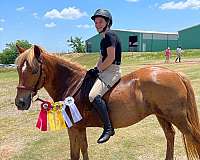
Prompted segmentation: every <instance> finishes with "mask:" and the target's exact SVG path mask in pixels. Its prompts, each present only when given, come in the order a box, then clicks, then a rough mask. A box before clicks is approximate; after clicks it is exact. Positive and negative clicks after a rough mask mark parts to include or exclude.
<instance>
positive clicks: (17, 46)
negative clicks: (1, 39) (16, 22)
mask: <svg viewBox="0 0 200 160" xmlns="http://www.w3.org/2000/svg"><path fill="white" fill-rule="evenodd" d="M16 48H17V51H18V52H19V54H21V53H23V52H24V51H25V50H26V49H25V48H22V47H20V46H19V45H17V44H16Z"/></svg>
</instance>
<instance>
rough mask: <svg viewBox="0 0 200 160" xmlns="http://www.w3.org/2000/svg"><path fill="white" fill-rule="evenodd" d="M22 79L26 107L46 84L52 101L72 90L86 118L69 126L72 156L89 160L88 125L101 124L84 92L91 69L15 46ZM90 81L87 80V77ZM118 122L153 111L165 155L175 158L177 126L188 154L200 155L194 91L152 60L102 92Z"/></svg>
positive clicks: (19, 100) (21, 104)
mask: <svg viewBox="0 0 200 160" xmlns="http://www.w3.org/2000/svg"><path fill="white" fill-rule="evenodd" d="M17 48H18V51H19V53H20V54H19V56H18V58H17V59H16V65H17V71H18V75H19V84H18V86H17V95H16V98H15V104H16V106H17V108H18V110H28V109H29V107H30V105H31V100H32V98H33V97H34V96H35V95H36V94H37V91H38V90H39V89H41V88H42V87H44V88H45V90H46V91H47V92H48V94H49V95H50V97H51V98H52V99H53V100H54V101H60V100H63V99H64V98H65V97H66V96H70V95H71V96H73V97H74V99H75V103H76V104H77V107H78V109H79V111H80V113H81V115H82V117H83V119H82V120H81V121H80V122H78V123H76V124H74V125H73V127H71V128H68V135H69V140H70V157H71V160H78V159H80V152H81V153H82V157H83V160H88V159H89V156H88V143H87V137H86V128H87V127H102V123H101V121H100V118H99V115H98V114H97V112H96V111H95V110H94V109H93V108H92V107H91V104H90V103H89V100H88V98H86V97H85V96H83V95H82V93H84V88H87V87H82V85H83V83H84V82H83V81H86V82H88V83H89V82H90V81H88V80H85V79H84V77H86V75H87V74H86V73H87V70H86V69H85V68H84V67H82V66H81V65H80V64H78V63H74V62H71V61H69V60H64V59H62V58H60V57H58V56H55V55H53V54H49V53H48V52H47V51H45V50H44V49H43V48H42V47H40V46H37V45H33V46H32V47H31V48H29V49H24V48H21V47H19V46H17ZM86 85H87V83H86ZM103 98H104V100H105V101H106V103H107V105H108V110H109V115H110V118H111V122H112V124H113V127H114V128H122V127H127V126H130V125H133V124H135V123H137V122H139V121H141V120H142V119H144V118H145V117H147V116H149V115H152V114H153V115H155V116H156V118H157V120H158V122H159V124H160V126H161V127H162V129H163V131H164V134H165V138H166V141H167V148H166V156H165V158H166V160H173V158H174V137H175V130H174V128H173V126H172V124H173V125H174V126H176V127H177V128H178V130H179V131H180V132H181V133H182V135H183V136H182V137H183V142H184V147H185V149H186V154H187V158H188V159H189V160H192V159H200V125H199V118H198V111H197V105H196V101H195V95H194V91H193V88H192V86H191V83H190V81H189V79H187V78H186V76H185V75H182V74H180V73H178V72H175V71H173V70H170V69H167V68H164V67H156V66H148V67H144V68H140V69H137V70H135V71H133V72H131V73H129V74H127V75H124V76H123V77H121V79H120V81H119V82H118V83H117V84H116V85H115V86H114V87H113V88H112V89H110V91H108V92H107V93H106V94H105V95H104V97H103Z"/></svg>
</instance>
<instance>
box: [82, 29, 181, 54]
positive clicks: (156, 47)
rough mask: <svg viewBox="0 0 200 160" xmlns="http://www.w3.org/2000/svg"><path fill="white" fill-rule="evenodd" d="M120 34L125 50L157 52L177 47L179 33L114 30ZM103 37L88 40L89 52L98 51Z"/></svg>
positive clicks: (97, 36) (87, 47) (96, 36)
mask: <svg viewBox="0 0 200 160" xmlns="http://www.w3.org/2000/svg"><path fill="white" fill-rule="evenodd" d="M113 31H114V32H116V34H117V35H118V36H119V38H120V40H121V43H122V51H123V52H130V51H134V52H155V51H163V50H165V49H166V48H167V47H170V48H171V49H176V48H177V46H178V33H176V32H175V33H174V32H173V33H172V32H154V31H139V30H113ZM100 40H101V37H100V35H99V34H97V35H95V36H93V37H91V38H89V39H87V40H86V51H87V52H89V53H90V52H98V51H99V43H100Z"/></svg>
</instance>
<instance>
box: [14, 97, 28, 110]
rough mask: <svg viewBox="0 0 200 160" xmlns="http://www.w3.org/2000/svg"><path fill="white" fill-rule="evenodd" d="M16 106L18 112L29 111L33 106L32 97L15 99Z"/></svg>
mask: <svg viewBox="0 0 200 160" xmlns="http://www.w3.org/2000/svg"><path fill="white" fill-rule="evenodd" d="M15 105H16V106H17V109H18V110H28V109H29V107H30V105H31V96H28V97H23V98H15Z"/></svg>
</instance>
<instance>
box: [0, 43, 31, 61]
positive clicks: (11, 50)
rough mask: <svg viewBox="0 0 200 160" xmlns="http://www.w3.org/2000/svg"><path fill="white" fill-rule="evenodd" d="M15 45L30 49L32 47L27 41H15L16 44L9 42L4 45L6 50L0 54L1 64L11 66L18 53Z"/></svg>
mask: <svg viewBox="0 0 200 160" xmlns="http://www.w3.org/2000/svg"><path fill="white" fill-rule="evenodd" d="M16 44H17V45H19V46H20V47H23V48H26V49H28V48H30V47H31V46H32V45H31V44H30V43H29V42H28V41H27V40H17V41H16V42H11V43H9V44H6V48H5V49H4V50H3V52H2V53H0V63H2V64H12V63H14V62H15V59H16V58H17V56H18V51H17V48H16Z"/></svg>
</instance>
